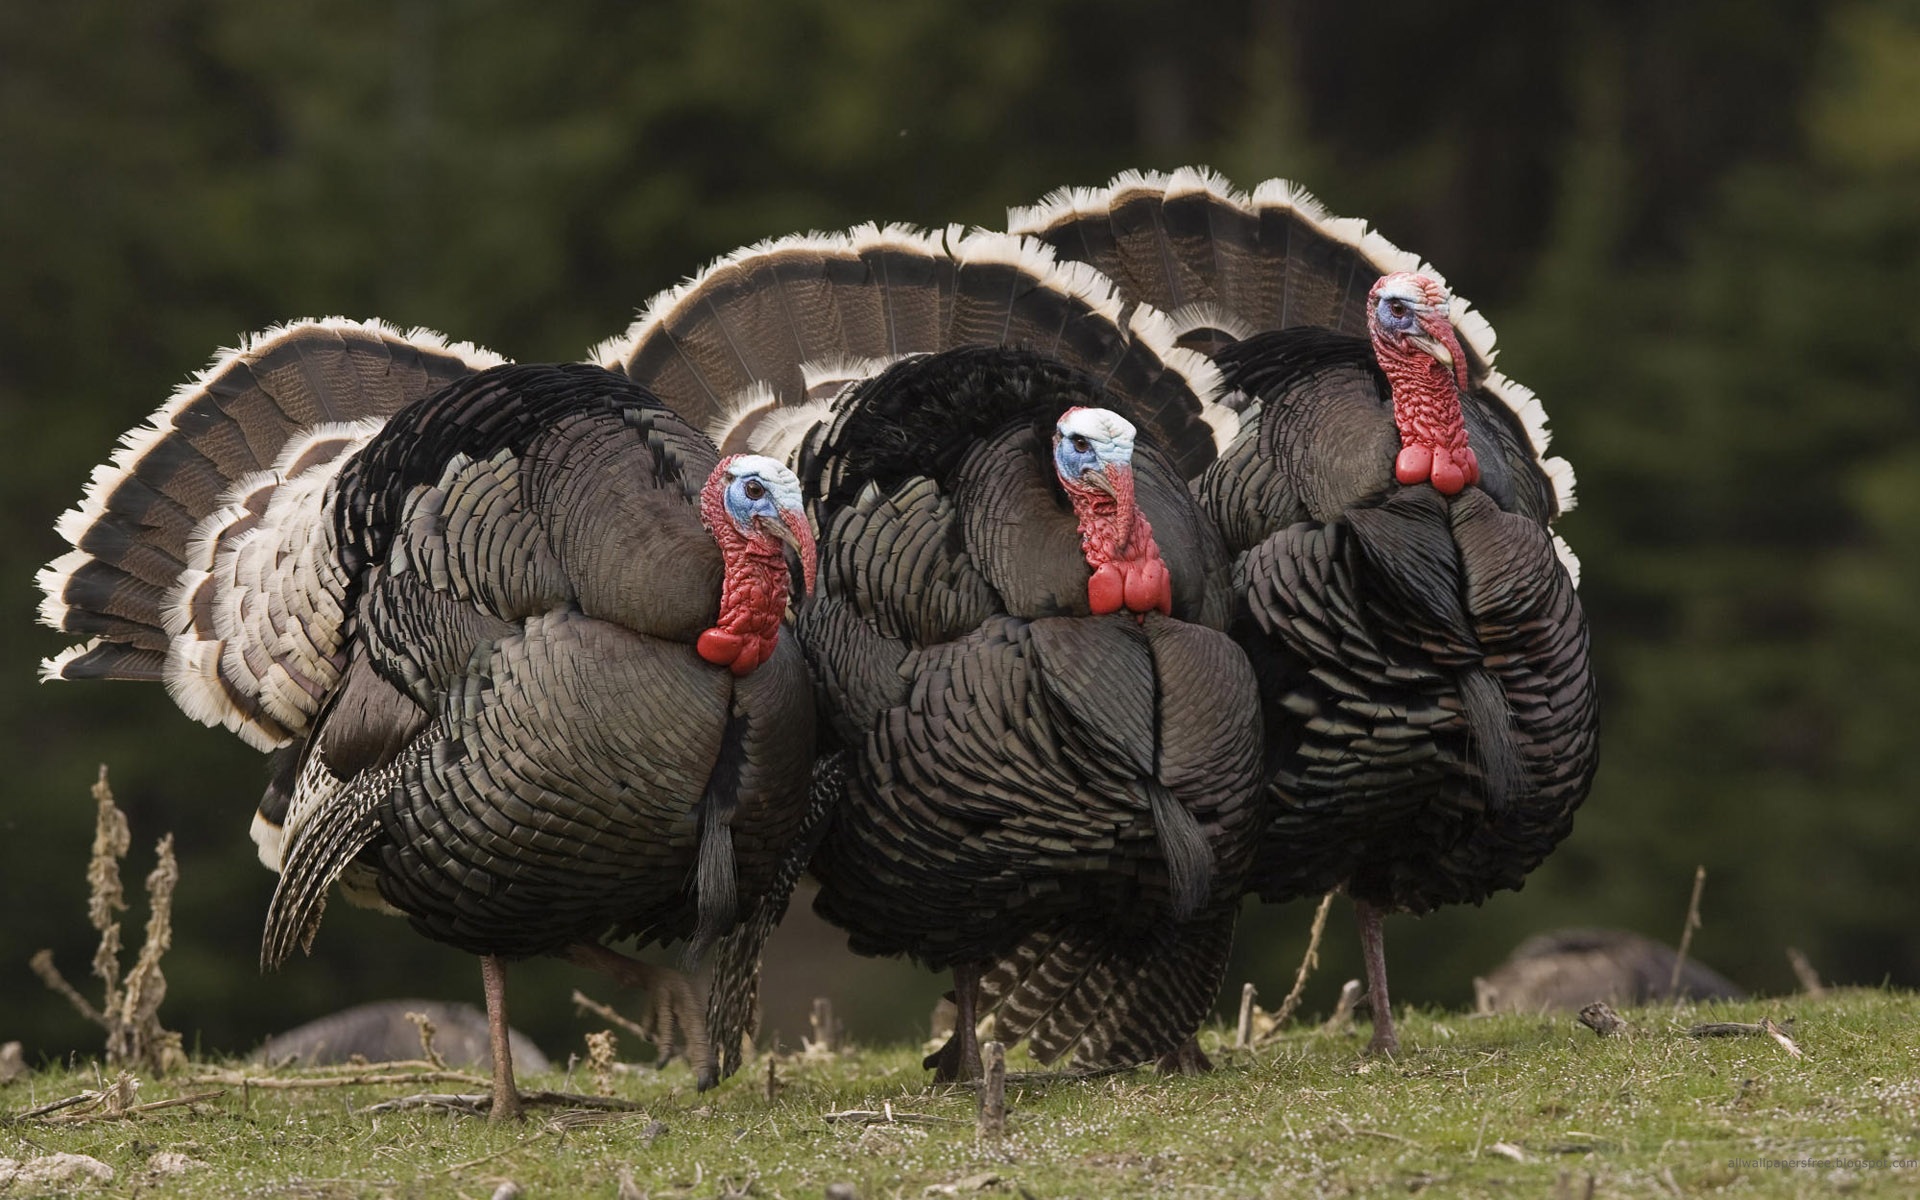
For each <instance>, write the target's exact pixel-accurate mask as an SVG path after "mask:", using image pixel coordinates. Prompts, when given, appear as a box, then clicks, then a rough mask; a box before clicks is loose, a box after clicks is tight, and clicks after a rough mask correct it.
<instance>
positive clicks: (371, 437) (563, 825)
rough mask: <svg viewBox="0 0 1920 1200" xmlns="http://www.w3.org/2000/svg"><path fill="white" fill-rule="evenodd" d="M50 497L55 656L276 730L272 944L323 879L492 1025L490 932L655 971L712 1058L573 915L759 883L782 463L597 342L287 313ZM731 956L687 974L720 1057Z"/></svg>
mask: <svg viewBox="0 0 1920 1200" xmlns="http://www.w3.org/2000/svg"><path fill="white" fill-rule="evenodd" d="M60 530H61V532H62V533H63V534H64V535H65V536H66V537H67V539H68V540H69V541H70V542H71V543H72V544H73V546H74V547H75V548H74V550H73V551H72V552H71V553H69V554H67V555H65V556H63V557H62V558H60V559H58V560H56V561H55V562H54V563H52V564H51V565H50V566H48V567H47V568H46V569H45V570H44V571H43V572H42V573H41V577H40V583H41V586H42V588H43V590H44V592H45V593H46V600H45V602H44V603H43V605H42V608H41V615H42V618H43V619H44V620H45V621H46V622H47V623H48V624H50V625H53V626H54V627H55V628H58V629H62V630H64V631H66V632H69V633H74V634H80V635H87V636H89V640H88V641H87V642H85V643H84V644H82V645H80V646H77V647H75V648H73V649H71V650H69V651H68V652H66V653H64V654H62V655H60V656H59V657H57V658H55V659H53V660H52V661H50V662H49V663H48V664H47V667H46V672H47V674H48V675H49V676H50V677H57V678H65V679H82V678H130V679H162V680H164V681H165V682H166V684H167V687H168V690H169V691H170V692H171V694H172V695H173V696H174V698H175V699H176V700H177V701H178V702H179V704H180V706H181V708H182V709H183V710H185V711H186V712H187V713H189V714H190V715H192V716H194V717H196V718H198V719H200V720H202V721H204V722H207V723H209V724H223V725H225V726H227V727H228V728H230V729H233V730H234V731H235V732H237V733H239V734H240V735H241V736H242V737H243V738H245V739H246V740H247V741H248V742H249V743H250V744H252V745H254V746H256V747H258V748H260V749H263V750H269V751H272V752H273V753H274V755H275V761H276V769H275V775H274V780H273V782H272V784H271V785H270V786H269V788H268V790H267V793H266V796H265V797H264V798H263V800H262V802H261V804H260V808H259V812H258V814H257V816H256V819H255V823H254V834H255V838H256V840H257V841H258V842H259V845H260V853H261V857H262V859H263V860H264V861H265V862H266V863H267V865H269V866H271V867H273V868H275V869H276V870H278V871H280V872H281V877H280V882H279V885H278V887H277V888H276V890H275V893H274V897H273V901H272V905H271V907H270V909H269V914H268V919H267V928H266V935H265V939H264V942H263V948H262V961H263V963H264V964H266V965H275V964H278V963H279V962H280V961H282V960H283V959H284V958H285V957H286V956H287V955H288V954H289V953H290V952H291V951H292V949H293V948H294V947H295V946H296V945H301V946H304V945H306V944H308V943H310V941H311V939H312V938H313V936H314V932H315V930H316V928H317V926H318V923H319V920H320V916H321V911H322V909H323V907H324V905H325V902H326V898H327V895H328V893H329V891H330V890H331V889H332V888H333V886H334V885H335V884H336V883H338V884H339V885H340V886H341V887H342V889H343V891H344V892H345V893H346V894H347V895H348V896H349V897H350V898H357V899H360V900H363V901H366V902H369V903H373V904H376V905H379V906H382V907H385V908H388V909H389V910H392V911H397V912H399V913H401V914H404V915H405V916H407V917H408V919H409V920H410V921H411V923H412V924H413V925H414V927H415V928H417V929H418V930H420V931H421V932H422V933H425V934H426V935H427V936H429V937H432V938H434V939H436V940H439V941H442V942H446V943H449V944H451V945H454V946H457V947H460V948H462V949H465V950H468V951H470V952H472V953H474V954H477V955H481V956H482V959H483V966H484V971H483V974H484V977H485V981H486V991H487V1000H488V1008H489V1013H490V1017H491V1019H492V1024H493V1029H494V1033H495V1035H496V1038H497V1039H503V1038H504V1036H505V1034H504V1031H505V1029H506V1024H505V1012H504V994H503V991H502V986H503V985H502V979H501V961H502V960H504V959H510V958H517V957H524V956H529V955H538V954H556V955H562V956H565V957H568V958H570V959H572V960H574V961H577V962H580V963H582V964H584V965H590V966H595V967H597V968H600V969H604V970H609V971H611V972H612V973H614V974H615V975H616V976H618V977H619V978H621V979H622V980H624V981H627V982H634V983H640V984H643V985H646V986H650V987H653V988H654V989H655V992H656V1002H659V1003H666V1004H667V1005H668V1006H669V1008H670V1009H672V1010H673V1012H672V1014H671V1019H672V1020H673V1021H675V1022H676V1023H677V1024H678V1025H680V1026H681V1028H683V1029H684V1030H685V1036H686V1041H687V1050H688V1056H689V1058H690V1060H692V1062H693V1065H694V1066H695V1068H696V1069H697V1071H698V1072H699V1074H700V1077H701V1084H702V1086H706V1085H708V1084H711V1083H712V1082H713V1081H714V1079H715V1076H716V1064H715V1063H714V1062H713V1061H712V1057H711V1054H710V1052H709V1049H708V1047H707V1044H706V1032H705V1030H704V1029H703V1028H702V1026H703V1024H704V1023H703V1021H702V1020H701V1018H700V1015H699V1013H698V1011H697V1009H695V1008H693V1006H692V1000H691V993H690V992H689V991H688V990H687V985H686V982H685V980H684V979H683V978H681V977H680V976H679V975H678V973H676V972H670V971H664V970H661V969H657V968H651V967H648V966H647V965H646V964H642V963H638V962H636V961H634V960H631V959H628V958H627V957H625V956H624V955H620V954H617V953H616V952H614V951H612V950H610V949H608V948H606V947H604V946H603V945H601V943H600V938H601V937H602V936H604V935H607V934H609V933H611V934H614V935H617V936H636V937H638V938H640V939H641V940H642V941H648V940H654V941H667V940H670V939H678V938H685V939H688V940H689V941H690V942H691V944H692V946H693V948H694V951H695V952H698V951H699V950H701V949H704V948H706V947H707V946H709V945H712V944H713V943H715V942H716V941H718V942H719V943H720V944H721V949H722V954H721V957H725V958H727V959H728V960H729V961H732V962H740V961H757V956H758V951H757V943H756V945H755V946H754V947H753V948H752V953H751V954H747V955H743V954H742V953H741V952H740V948H739V947H735V946H732V945H730V944H729V939H739V938H747V939H753V938H759V937H764V929H762V928H761V926H763V925H764V924H766V922H765V920H764V917H765V912H764V910H765V909H766V908H767V907H768V906H769V905H770V904H777V905H779V906H781V907H784V903H785V896H784V894H782V895H780V896H778V897H777V899H775V898H773V897H772V893H773V892H774V891H775V890H777V889H776V884H777V883H778V880H779V878H780V876H781V872H782V865H783V860H784V859H785V858H786V857H787V856H788V855H789V853H790V851H791V849H792V845H793V843H794V841H795V839H796V835H798V834H799V833H800V832H801V829H802V823H803V820H804V819H805V818H806V814H807V810H808V801H807V798H806V796H805V789H806V779H807V771H808V767H809V765H810V763H811V762H812V759H813V754H814V743H813V700H812V687H811V683H810V681H809V680H808V678H807V673H806V667H805V664H804V662H803V659H802V656H801V653H800V649H799V646H798V645H797V643H796V641H795V639H794V638H793V637H791V636H783V635H782V617H783V615H784V613H785V611H786V607H787V595H788V590H789V585H790V579H791V569H790V567H789V564H788V561H787V557H786V552H787V551H788V550H793V551H796V552H797V554H798V556H799V557H800V559H801V562H802V565H803V568H804V578H805V581H806V583H807V585H808V586H810V585H811V583H812V579H813V574H814V569H815V563H814V557H813V544H812V533H811V530H810V528H809V527H808V525H807V522H806V517H805V514H804V511H803V509H802V505H801V497H800V492H799V487H798V484H797V482H796V480H795V479H794V477H793V474H792V473H791V472H790V471H789V470H788V469H787V468H786V467H784V466H782V465H780V464H778V463H775V462H772V461H770V460H768V459H766V458H763V457H758V456H753V455H729V456H727V457H725V458H722V457H720V455H719V454H718V453H717V452H716V450H715V448H714V446H713V444H712V443H711V442H709V441H708V440H707V439H706V438H705V437H704V436H703V435H702V434H700V433H699V432H698V431H697V430H695V429H693V428H691V427H690V426H688V425H687V424H686V423H685V422H684V421H682V420H681V419H680V418H679V417H678V416H676V415H675V414H674V413H673V412H671V411H670V410H669V409H667V408H666V407H665V406H664V405H662V404H661V403H660V402H659V400H657V399H656V398H655V397H654V396H653V395H652V394H650V393H649V392H648V391H647V390H646V389H645V388H644V387H642V386H640V385H637V384H636V383H635V382H633V381H631V380H629V379H627V378H626V377H624V376H621V375H616V374H614V373H611V372H608V371H605V370H602V369H600V368H598V367H594V366H590V365H587V364H570V365H560V366H516V365H508V364H504V363H502V362H501V360H500V359H499V358H497V357H496V356H494V355H491V354H489V353H487V352H485V351H481V350H476V349H474V348H473V347H471V346H465V345H459V346H449V345H447V344H445V343H444V342H442V341H441V340H440V339H438V338H437V337H434V336H432V335H428V334H424V333H421V332H418V331H416V332H414V333H411V334H402V333H399V332H397V331H395V330H393V329H390V328H388V327H386V326H384V325H381V324H379V323H377V322H372V323H366V324H359V323H354V322H347V321H340V320H329V321H320V322H305V323H300V324H296V325H292V326H289V327H286V328H282V329H276V330H272V331H269V332H268V333H265V334H262V335H260V336H259V337H257V338H255V339H252V340H251V341H250V342H249V343H248V344H247V345H245V346H244V347H243V348H241V349H239V350H235V351H231V352H229V353H227V354H225V355H223V356H222V357H221V358H220V359H219V360H217V361H216V362H215V363H214V365H213V366H212V367H210V368H209V369H208V370H207V371H206V372H204V373H203V374H202V375H201V376H200V377H199V378H198V379H196V380H195V381H194V382H193V383H191V384H189V385H187V386H185V387H183V388H182V389H181V390H180V391H179V392H178V393H176V395H175V397H174V398H173V399H172V400H171V401H170V402H169V403H168V404H167V405H166V406H164V407H163V408H162V409H161V410H160V411H159V412H158V413H156V414H155V415H154V418H153V419H152V421H151V423H150V424H149V425H147V426H145V427H142V428H141V429H138V430H135V431H134V432H133V433H131V434H129V435H128V437H127V439H126V445H125V449H123V450H122V451H121V452H120V453H118V454H117V455H116V456H115V458H114V459H113V461H112V462H111V463H109V464H108V465H106V466H104V467H102V468H100V469H99V470H97V471H96V472H95V475H94V481H93V484H92V486H91V487H89V489H88V490H87V494H86V497H85V499H84V500H83V502H82V504H81V506H80V507H79V508H78V509H76V510H74V511H73V512H72V513H69V514H68V515H67V516H66V517H65V518H63V519H62V521H61V523H60ZM751 985H752V981H751V980H730V979H716V980H715V983H714V994H713V996H712V997H711V998H710V1000H711V1002H712V1003H713V1005H714V1007H715V1010H716V1012H719V1013H721V1014H722V1017H723V1018H724V1019H721V1020H717V1021H716V1027H715V1029H714V1032H715V1034H717V1035H719V1037H720V1040H721V1047H720V1049H721V1051H722V1056H723V1062H722V1064H719V1065H724V1066H725V1067H726V1069H728V1070H731V1069H732V1067H733V1066H734V1065H736V1064H737V1062H738V1052H739V1047H738V1039H737V1031H735V1030H733V1029H731V1028H730V1027H729V1026H728V1024H727V1022H728V1021H729V1020H731V1019H732V1018H730V1017H725V1013H726V1011H727V1006H728V1004H729V1002H730V1001H729V996H728V993H729V991H732V990H739V989H741V988H745V987H750V986H751ZM729 1038H732V1039H733V1044H732V1045H731V1046H729V1045H728V1039H729ZM503 1046H504V1042H503V1041H496V1050H499V1049H501V1047H503ZM494 1064H495V1074H494V1104H493V1113H494V1115H495V1116H496V1117H505V1116H508V1115H512V1114H513V1113H515V1112H517V1110H518V1105H519V1095H518V1092H517V1091H515V1090H514V1087H513V1082H512V1074H511V1062H510V1058H509V1057H508V1056H507V1055H506V1054H504V1053H496V1054H495V1056H494Z"/></svg>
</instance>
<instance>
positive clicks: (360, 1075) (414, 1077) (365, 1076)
mask: <svg viewBox="0 0 1920 1200" xmlns="http://www.w3.org/2000/svg"><path fill="white" fill-rule="evenodd" d="M387 1065H391V1064H387ZM187 1082H189V1083H217V1084H222V1085H224V1086H226V1087H248V1088H267V1089H269V1090H277V1091H298V1090H301V1089H305V1088H337V1087H383V1086H385V1085H387V1084H393V1083H470V1084H474V1085H476V1086H485V1085H487V1084H490V1083H492V1082H493V1081H492V1080H490V1079H488V1078H486V1077H485V1076H483V1075H471V1074H468V1073H467V1072H465V1071H436V1070H421V1071H404V1072H382V1073H376V1072H371V1071H367V1070H365V1069H362V1070H359V1071H354V1072H350V1073H347V1074H325V1075H321V1074H314V1075H297V1076H294V1077H293V1078H291V1079H289V1078H285V1077H282V1076H276V1075H248V1074H246V1073H245V1072H243V1071H216V1072H213V1073H211V1074H207V1075H195V1076H193V1077H192V1078H191V1079H189V1080H188V1081H187Z"/></svg>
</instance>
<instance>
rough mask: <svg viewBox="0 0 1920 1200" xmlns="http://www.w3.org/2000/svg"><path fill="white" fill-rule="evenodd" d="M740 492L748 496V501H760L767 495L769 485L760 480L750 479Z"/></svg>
mask: <svg viewBox="0 0 1920 1200" xmlns="http://www.w3.org/2000/svg"><path fill="white" fill-rule="evenodd" d="M740 490H741V491H743V492H745V493H746V494H747V499H749V500H758V499H760V498H762V497H764V496H765V495H766V494H767V485H766V484H764V483H761V482H760V481H759V480H758V479H749V480H747V482H746V484H745V485H744V486H743V487H741V489H740Z"/></svg>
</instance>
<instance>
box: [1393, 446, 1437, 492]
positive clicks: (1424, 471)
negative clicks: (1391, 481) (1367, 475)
mask: <svg viewBox="0 0 1920 1200" xmlns="http://www.w3.org/2000/svg"><path fill="white" fill-rule="evenodd" d="M1432 474H1433V450H1432V449H1431V448H1430V447H1427V446H1422V445H1420V444H1419V443H1417V442H1416V443H1413V444H1411V445H1407V446H1402V447H1401V448H1400V457H1398V458H1396V459H1394V460H1393V477H1394V478H1395V479H1397V480H1399V481H1400V482H1401V483H1404V484H1407V485H1409V486H1411V485H1413V484H1416V483H1425V482H1426V481H1427V478H1428V476H1430V475H1432Z"/></svg>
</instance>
